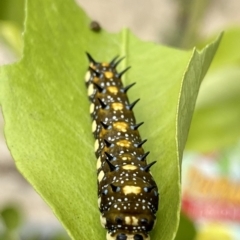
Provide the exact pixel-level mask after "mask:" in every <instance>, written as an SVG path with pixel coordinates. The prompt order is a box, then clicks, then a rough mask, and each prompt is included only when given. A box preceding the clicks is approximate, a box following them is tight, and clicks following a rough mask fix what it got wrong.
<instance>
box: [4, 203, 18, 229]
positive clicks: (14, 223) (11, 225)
mask: <svg viewBox="0 0 240 240" xmlns="http://www.w3.org/2000/svg"><path fill="white" fill-rule="evenodd" d="M0 216H1V219H2V220H3V222H4V225H5V226H6V228H7V229H8V230H10V231H12V230H15V229H16V228H18V227H19V226H20V224H21V214H20V212H19V210H18V209H17V208H15V207H11V206H8V207H5V208H4V209H2V210H1V212H0Z"/></svg>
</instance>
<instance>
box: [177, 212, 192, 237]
mask: <svg viewBox="0 0 240 240" xmlns="http://www.w3.org/2000/svg"><path fill="white" fill-rule="evenodd" d="M195 237H196V229H195V226H194V224H193V222H192V221H191V220H190V219H189V218H188V217H187V216H186V215H184V214H183V213H181V217H180V222H179V227H178V231H177V235H176V238H175V240H186V239H187V240H193V239H195Z"/></svg>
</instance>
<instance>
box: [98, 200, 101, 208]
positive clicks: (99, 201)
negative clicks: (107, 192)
mask: <svg viewBox="0 0 240 240" xmlns="http://www.w3.org/2000/svg"><path fill="white" fill-rule="evenodd" d="M98 207H99V208H100V207H101V198H98Z"/></svg>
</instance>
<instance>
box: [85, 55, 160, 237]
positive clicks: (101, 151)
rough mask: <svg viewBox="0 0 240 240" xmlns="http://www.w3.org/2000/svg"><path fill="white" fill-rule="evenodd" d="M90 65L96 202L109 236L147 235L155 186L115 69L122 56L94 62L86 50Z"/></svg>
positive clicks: (153, 209)
mask: <svg viewBox="0 0 240 240" xmlns="http://www.w3.org/2000/svg"><path fill="white" fill-rule="evenodd" d="M87 57H88V60H89V68H88V71H87V73H86V76H85V81H86V85H87V88H88V97H89V99H90V102H91V105H90V114H91V117H92V120H93V122H92V132H93V134H94V137H95V144H94V148H95V155H96V157H97V179H98V207H99V210H100V213H101V216H100V220H101V224H102V226H103V227H104V228H106V229H107V237H106V238H107V240H150V236H149V232H150V231H151V230H152V228H153V226H154V223H155V221H156V212H157V210H158V200H159V194H158V188H157V185H156V183H155V181H154V179H153V177H152V175H151V173H150V171H149V169H150V167H151V166H152V165H153V164H154V163H155V162H152V163H150V164H147V161H146V157H147V155H148V154H149V152H146V153H145V152H144V150H143V148H142V145H143V144H144V143H145V142H146V140H142V139H141V137H140V134H139V131H138V128H139V127H140V126H141V125H142V124H143V123H139V124H136V120H135V117H134V114H133V111H132V109H133V107H134V106H135V104H136V103H137V102H138V100H139V99H138V100H136V101H134V102H133V103H131V104H130V103H129V100H128V97H127V95H126V93H127V91H128V90H129V89H130V88H131V87H132V86H133V85H134V84H135V83H133V84H130V85H128V86H126V87H124V86H123V84H122V81H121V77H122V75H123V74H124V73H125V72H126V71H127V70H128V69H129V68H126V69H125V70H123V71H122V72H118V71H117V70H116V67H117V65H118V64H119V63H120V61H121V60H122V59H119V60H118V58H117V57H116V58H114V59H113V60H112V61H111V62H109V63H104V62H103V63H99V62H96V61H95V60H94V59H93V58H92V56H91V55H90V54H89V53H87Z"/></svg>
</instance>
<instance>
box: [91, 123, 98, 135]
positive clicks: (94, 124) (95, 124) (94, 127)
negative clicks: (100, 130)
mask: <svg viewBox="0 0 240 240" xmlns="http://www.w3.org/2000/svg"><path fill="white" fill-rule="evenodd" d="M96 129H97V123H96V121H95V120H94V121H93V122H92V132H93V133H94V132H95V131H96Z"/></svg>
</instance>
